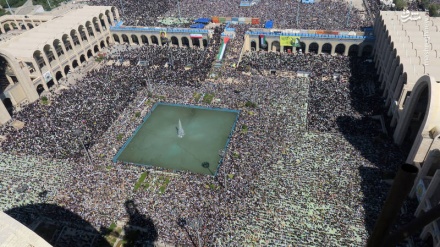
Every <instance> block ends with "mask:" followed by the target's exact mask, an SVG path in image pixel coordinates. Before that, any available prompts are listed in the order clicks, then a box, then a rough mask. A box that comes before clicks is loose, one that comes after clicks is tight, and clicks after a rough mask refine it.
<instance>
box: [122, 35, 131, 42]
mask: <svg viewBox="0 0 440 247" xmlns="http://www.w3.org/2000/svg"><path fill="white" fill-rule="evenodd" d="M121 37H122V42H123V43H127V44H129V43H130V41H129V40H128V36H127V35H126V34H122V35H121Z"/></svg>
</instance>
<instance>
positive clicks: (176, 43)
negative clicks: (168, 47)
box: [171, 36, 179, 46]
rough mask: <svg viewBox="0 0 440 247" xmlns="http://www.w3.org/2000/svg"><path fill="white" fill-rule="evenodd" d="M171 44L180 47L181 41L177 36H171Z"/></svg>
mask: <svg viewBox="0 0 440 247" xmlns="http://www.w3.org/2000/svg"><path fill="white" fill-rule="evenodd" d="M171 44H172V45H175V46H179V40H178V39H177V38H176V37H175V36H171Z"/></svg>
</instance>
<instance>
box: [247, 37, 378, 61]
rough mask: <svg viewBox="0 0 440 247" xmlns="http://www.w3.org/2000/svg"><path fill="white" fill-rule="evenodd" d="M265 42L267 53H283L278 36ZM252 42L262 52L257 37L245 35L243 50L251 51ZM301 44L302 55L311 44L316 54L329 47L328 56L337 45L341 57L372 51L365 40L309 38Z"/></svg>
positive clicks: (369, 44) (371, 42)
mask: <svg viewBox="0 0 440 247" xmlns="http://www.w3.org/2000/svg"><path fill="white" fill-rule="evenodd" d="M265 38H266V42H267V45H268V46H267V47H268V48H267V50H268V51H277V50H278V51H280V52H284V47H283V46H279V41H280V36H265ZM252 42H255V45H256V48H255V50H256V51H260V50H263V48H262V47H260V37H259V36H257V35H249V34H246V37H245V43H244V50H245V51H251V50H253V49H252ZM301 43H303V44H304V45H305V49H304V50H303V51H302V52H303V53H309V49H310V45H311V44H312V43H315V44H317V45H318V51H317V53H318V54H322V53H323V51H322V48H323V46H324V44H329V45H331V51H330V54H335V53H336V47H337V46H338V45H342V46H343V47H344V52H343V53H341V55H345V56H347V55H348V54H349V51H350V48H351V49H353V50H355V51H356V52H355V53H356V54H357V55H358V56H361V55H362V53H363V51H364V48H365V47H367V46H369V48H370V49H371V50H372V49H373V45H374V42H373V41H365V40H354V39H353V40H350V39H311V38H301ZM274 47H279V48H278V49H273V48H274ZM292 52H293V53H295V52H296V49H295V48H294V49H293V51H292Z"/></svg>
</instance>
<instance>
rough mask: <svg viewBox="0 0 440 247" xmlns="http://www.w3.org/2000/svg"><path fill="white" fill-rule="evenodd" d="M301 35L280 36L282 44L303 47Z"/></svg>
mask: <svg viewBox="0 0 440 247" xmlns="http://www.w3.org/2000/svg"><path fill="white" fill-rule="evenodd" d="M300 38H301V37H300V36H280V45H281V46H293V47H301V44H300V43H299V41H300Z"/></svg>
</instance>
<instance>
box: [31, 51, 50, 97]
mask: <svg viewBox="0 0 440 247" xmlns="http://www.w3.org/2000/svg"><path fill="white" fill-rule="evenodd" d="M43 59H44V58H43ZM45 62H46V61H45ZM32 64H33V65H34V67H35V71H36V72H37V74H38V76H37V78H38V77H40V81H41V82H42V83H41V84H42V85H43V88H44V90H45V91H49V88H48V87H47V85H46V82H45V81H44V77H43V73H42V71H41V68H40V67H39V66H38V64H37V62H36V61H35V59H33V61H32ZM31 83H32V86H34V83H33V82H31Z"/></svg>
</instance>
